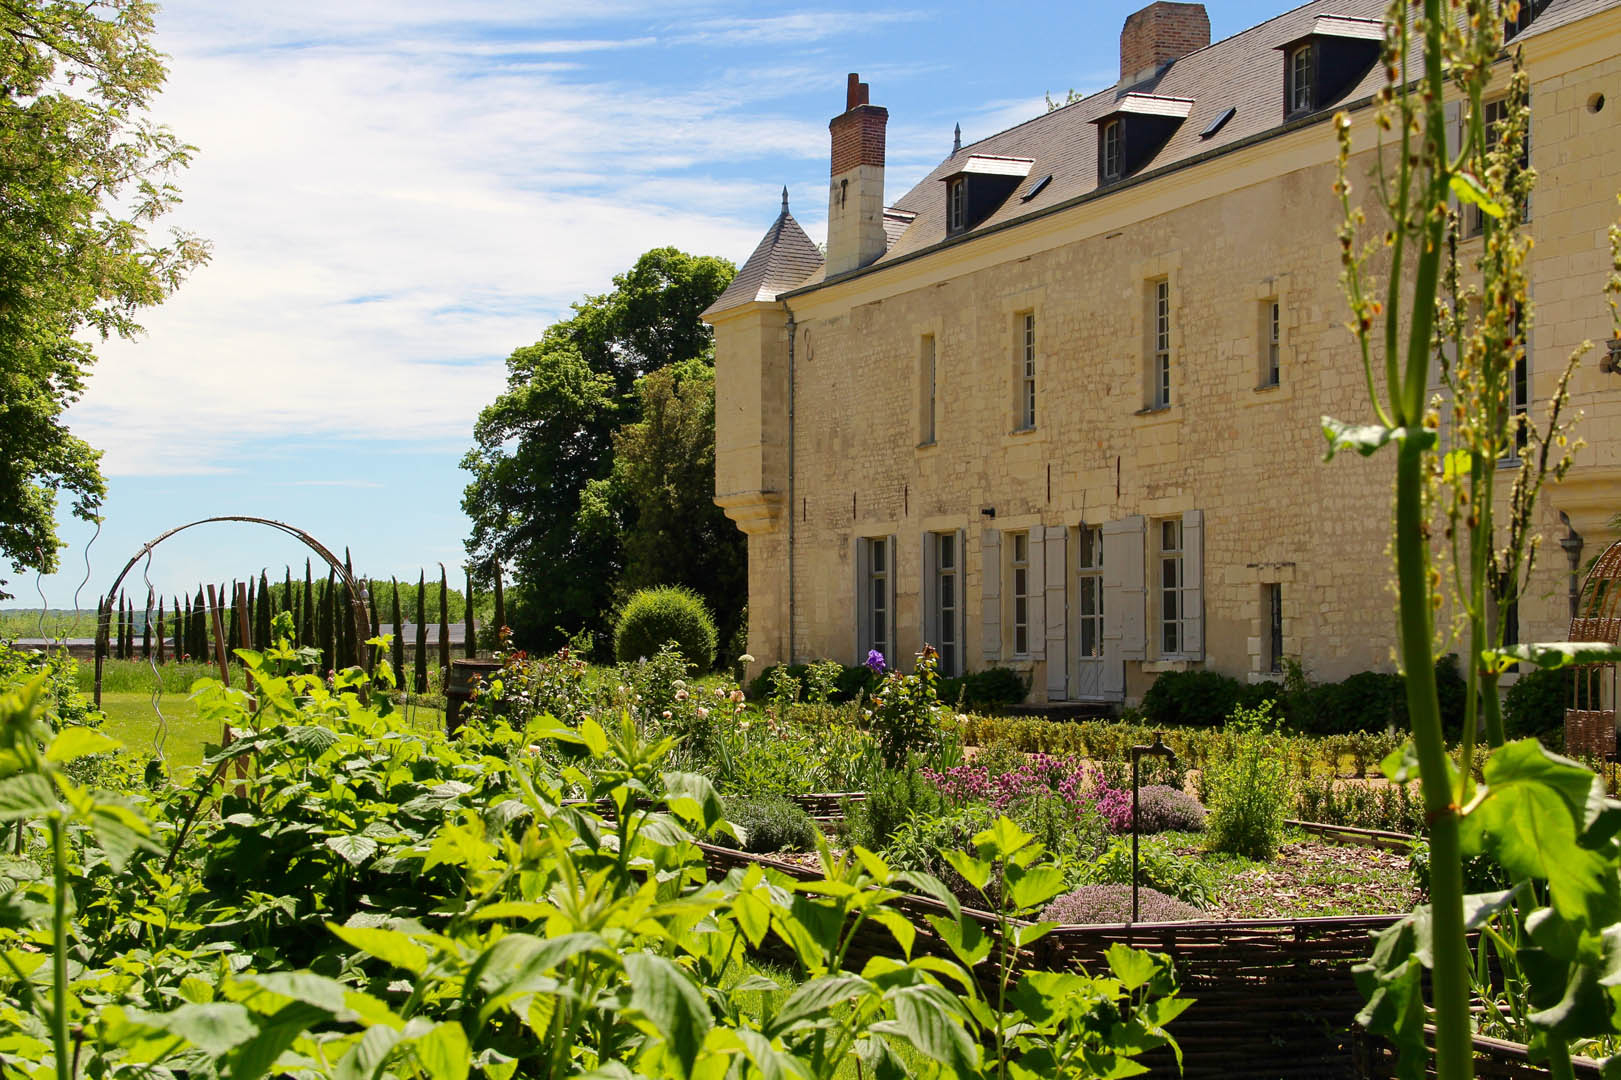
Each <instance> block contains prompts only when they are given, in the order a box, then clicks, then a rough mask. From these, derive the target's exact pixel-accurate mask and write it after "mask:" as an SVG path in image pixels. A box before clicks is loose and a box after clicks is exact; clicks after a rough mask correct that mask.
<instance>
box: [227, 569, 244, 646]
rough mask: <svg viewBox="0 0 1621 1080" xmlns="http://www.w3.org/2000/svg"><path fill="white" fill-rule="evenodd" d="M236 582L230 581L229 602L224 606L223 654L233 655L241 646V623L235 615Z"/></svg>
mask: <svg viewBox="0 0 1621 1080" xmlns="http://www.w3.org/2000/svg"><path fill="white" fill-rule="evenodd" d="M236 597H237V583H236V580H235V579H234V578H233V579H232V581H231V603H230V605H229V606H227V607H226V608H225V613H224V614H225V655H226V656H233V657H234V656H235V655H236V650H238V649H240V648H241V647H242V629H241V627H242V623H241V621H240V620H238V619H237V617H236Z"/></svg>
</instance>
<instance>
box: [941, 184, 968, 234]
mask: <svg viewBox="0 0 1621 1080" xmlns="http://www.w3.org/2000/svg"><path fill="white" fill-rule="evenodd" d="M967 221H968V180H967V179H966V178H965V177H961V176H959V177H957V179H955V180H953V181H951V182H950V183H949V184H947V185H946V230H947V231H948V232H960V231H962V229H963V228H965V227H966V224H967Z"/></svg>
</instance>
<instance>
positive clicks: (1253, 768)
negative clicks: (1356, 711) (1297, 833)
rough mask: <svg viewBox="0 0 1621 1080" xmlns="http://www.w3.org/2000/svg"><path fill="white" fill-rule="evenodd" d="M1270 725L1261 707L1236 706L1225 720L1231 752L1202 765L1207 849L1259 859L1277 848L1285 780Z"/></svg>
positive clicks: (1286, 788)
mask: <svg viewBox="0 0 1621 1080" xmlns="http://www.w3.org/2000/svg"><path fill="white" fill-rule="evenodd" d="M1274 727H1275V721H1274V720H1273V719H1272V716H1271V709H1270V708H1267V707H1263V708H1261V709H1256V710H1253V711H1251V710H1244V709H1239V710H1237V711H1235V712H1234V713H1233V716H1232V719H1231V720H1229V721H1228V730H1229V731H1230V732H1232V733H1233V734H1234V736H1235V740H1234V745H1233V750H1232V755H1231V757H1229V758H1228V759H1227V760H1225V761H1219V762H1215V761H1213V762H1210V763H1209V764H1208V765H1207V766H1206V769H1207V770H1208V772H1209V774H1210V775H1209V779H1208V781H1207V784H1206V791H1207V795H1206V800H1205V801H1206V803H1207V804H1208V805H1209V808H1210V816H1209V817H1208V818H1207V819H1206V821H1205V844H1206V846H1207V847H1208V848H1209V849H1210V850H1211V851H1223V852H1230V853H1232V854H1234V855H1243V856H1246V857H1248V858H1251V859H1259V860H1262V861H1265V860H1267V859H1270V858H1272V856H1273V855H1274V854H1275V853H1276V852H1277V850H1278V844H1279V843H1280V842H1281V841H1282V839H1283V819H1284V818H1285V817H1286V816H1287V814H1288V810H1289V780H1288V777H1287V775H1286V773H1285V768H1284V764H1283V762H1281V761H1279V760H1278V757H1277V754H1276V753H1275V752H1274V751H1273V748H1272V745H1271V742H1272V739H1271V734H1272V730H1273V728H1274Z"/></svg>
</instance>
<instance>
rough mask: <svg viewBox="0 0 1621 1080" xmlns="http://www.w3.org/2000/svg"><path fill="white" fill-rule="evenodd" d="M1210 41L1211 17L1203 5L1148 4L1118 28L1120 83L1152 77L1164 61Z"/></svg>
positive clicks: (1162, 0)
mask: <svg viewBox="0 0 1621 1080" xmlns="http://www.w3.org/2000/svg"><path fill="white" fill-rule="evenodd" d="M1209 44H1210V16H1209V15H1208V14H1206V13H1205V9H1204V5H1203V4H1182V3H1172V2H1171V0H1158V2H1157V3H1153V4H1149V5H1148V6H1147V7H1145V8H1143V9H1142V10H1141V11H1138V12H1135V13H1133V14H1131V15H1128V16H1126V24H1125V26H1124V27H1122V28H1121V30H1120V85H1121V86H1133V85H1135V84H1137V83H1140V82H1142V81H1143V80H1145V79H1151V78H1153V77H1154V76H1155V75H1157V74H1159V72H1160V69H1162V68H1163V67H1165V66H1166V65H1167V64H1169V63H1171V62H1172V61H1174V60H1180V59H1181V58H1182V57H1184V56H1186V55H1188V54H1189V53H1191V52H1194V51H1196V50H1199V49H1202V48H1204V47H1205V46H1206V45H1209Z"/></svg>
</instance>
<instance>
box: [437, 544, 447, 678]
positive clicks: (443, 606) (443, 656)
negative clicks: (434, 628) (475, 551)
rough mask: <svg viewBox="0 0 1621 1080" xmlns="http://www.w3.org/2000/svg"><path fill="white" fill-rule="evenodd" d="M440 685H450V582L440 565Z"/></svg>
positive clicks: (441, 564)
mask: <svg viewBox="0 0 1621 1080" xmlns="http://www.w3.org/2000/svg"><path fill="white" fill-rule="evenodd" d="M439 685H440V686H449V685H450V582H449V579H447V578H446V577H445V564H444V563H440V564H439Z"/></svg>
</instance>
